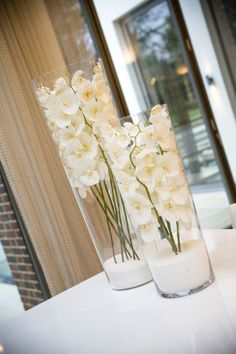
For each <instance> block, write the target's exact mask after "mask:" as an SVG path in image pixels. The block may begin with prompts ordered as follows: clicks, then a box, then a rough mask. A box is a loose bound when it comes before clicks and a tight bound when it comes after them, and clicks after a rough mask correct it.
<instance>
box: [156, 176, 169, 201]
mask: <svg viewBox="0 0 236 354" xmlns="http://www.w3.org/2000/svg"><path fill="white" fill-rule="evenodd" d="M155 189H156V191H157V194H158V196H159V197H160V198H161V200H166V199H169V198H170V196H171V193H170V190H169V186H168V184H167V180H166V178H165V177H164V175H163V173H161V172H159V171H157V173H156V184H155Z"/></svg>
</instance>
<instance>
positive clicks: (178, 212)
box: [100, 105, 193, 254]
mask: <svg viewBox="0 0 236 354" xmlns="http://www.w3.org/2000/svg"><path fill="white" fill-rule="evenodd" d="M100 132H101V135H102V137H103V139H104V141H105V143H106V149H107V151H108V154H109V157H110V160H111V166H112V169H113V172H114V174H115V175H116V178H117V181H118V185H119V188H120V191H121V194H122V196H123V198H124V200H125V203H126V206H127V210H128V211H129V214H130V216H131V218H132V221H133V223H134V224H135V226H136V227H138V229H139V231H140V233H141V236H142V239H143V241H144V242H153V241H155V238H156V235H157V233H158V231H159V232H160V234H161V237H162V238H165V239H166V240H167V241H168V242H169V244H170V246H171V248H172V250H173V252H174V253H175V254H178V253H179V252H181V240H180V230H181V229H185V230H186V231H187V230H190V229H191V226H192V217H193V207H192V204H191V200H190V197H189V190H188V185H187V183H186V179H185V175H184V172H183V167H182V164H181V162H180V159H179V156H178V153H177V149H176V142H175V136H174V133H173V131H172V128H171V122H170V119H169V115H168V112H167V109H166V107H165V106H160V105H157V106H155V107H153V108H152V110H151V113H150V116H149V117H148V119H145V120H144V121H142V120H141V121H139V122H138V123H137V124H136V123H133V122H125V123H124V124H123V127H120V128H119V129H118V128H117V127H115V128H113V127H111V126H110V125H107V124H106V123H103V124H101V126H100Z"/></svg>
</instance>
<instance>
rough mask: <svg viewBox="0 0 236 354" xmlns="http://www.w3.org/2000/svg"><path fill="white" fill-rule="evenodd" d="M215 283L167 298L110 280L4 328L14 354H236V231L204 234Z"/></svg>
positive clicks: (97, 280)
mask: <svg viewBox="0 0 236 354" xmlns="http://www.w3.org/2000/svg"><path fill="white" fill-rule="evenodd" d="M204 238H205V241H206V244H207V248H208V250H209V254H210V258H211V261H212V265H213V269H214V272H215V276H216V281H215V282H214V284H212V285H211V286H209V287H208V288H207V289H205V290H203V291H201V292H199V293H197V294H194V295H191V296H187V297H183V298H179V299H164V298H161V297H160V296H159V295H158V293H157V291H156V288H155V286H154V283H153V282H151V283H149V284H146V285H144V286H141V287H139V288H136V289H131V290H126V291H114V290H111V289H110V288H109V285H108V283H107V279H106V277H105V274H104V273H100V274H98V275H96V276H95V277H93V278H90V279H88V280H86V281H84V282H82V283H80V284H78V285H76V286H74V287H73V288H71V289H69V290H67V291H65V292H63V293H61V294H59V295H57V296H55V297H53V298H52V299H50V300H48V301H45V302H44V303H42V304H40V305H38V306H36V307H34V308H33V309H31V310H29V311H27V312H25V313H23V314H22V315H19V316H17V317H16V318H14V319H11V320H9V321H7V322H4V323H2V324H1V326H0V342H1V343H2V346H3V347H4V353H8V354H54V353H55V354H83V353H86V354H88V353H89V354H118V353H119V354H131V353H134V354H152V353H153V354H154V353H155V354H156V353H167V354H176V353H181V354H184V353H186V354H190V353H201V354H211V353H212V354H213V353H214V354H217V353H222V354H227V353H234V354H235V353H236V230H206V231H204Z"/></svg>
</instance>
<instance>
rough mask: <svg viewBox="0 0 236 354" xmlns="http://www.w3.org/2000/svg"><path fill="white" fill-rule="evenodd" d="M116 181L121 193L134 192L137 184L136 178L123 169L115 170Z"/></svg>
mask: <svg viewBox="0 0 236 354" xmlns="http://www.w3.org/2000/svg"><path fill="white" fill-rule="evenodd" d="M117 181H118V184H119V187H120V189H121V192H122V193H125V194H126V195H127V194H134V193H135V192H136V190H137V188H138V186H139V183H138V181H137V179H136V178H135V177H134V176H130V175H129V174H128V173H125V172H123V171H117Z"/></svg>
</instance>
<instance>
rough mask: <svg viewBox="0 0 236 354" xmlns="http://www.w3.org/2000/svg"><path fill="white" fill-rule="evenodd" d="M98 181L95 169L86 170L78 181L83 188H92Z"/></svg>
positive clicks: (98, 177)
mask: <svg viewBox="0 0 236 354" xmlns="http://www.w3.org/2000/svg"><path fill="white" fill-rule="evenodd" d="M99 180H100V176H99V173H98V171H97V170H96V169H92V168H91V169H90V168H89V169H87V170H86V172H85V173H84V174H83V175H82V176H81V177H80V181H81V182H82V183H83V184H84V185H85V186H89V187H91V186H94V185H95V184H97V183H98V182H99Z"/></svg>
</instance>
